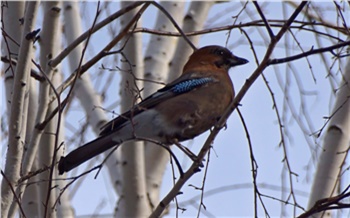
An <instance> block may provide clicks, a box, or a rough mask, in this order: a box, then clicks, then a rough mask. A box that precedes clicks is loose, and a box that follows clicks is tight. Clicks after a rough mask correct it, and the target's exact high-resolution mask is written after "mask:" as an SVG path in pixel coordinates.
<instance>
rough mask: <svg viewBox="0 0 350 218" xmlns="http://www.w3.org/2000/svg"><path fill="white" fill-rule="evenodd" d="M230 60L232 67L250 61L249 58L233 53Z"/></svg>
mask: <svg viewBox="0 0 350 218" xmlns="http://www.w3.org/2000/svg"><path fill="white" fill-rule="evenodd" d="M229 60H230V66H231V67H233V66H237V65H243V64H246V63H248V62H249V61H248V60H247V59H244V58H240V57H237V56H234V55H232V58H230V59H229Z"/></svg>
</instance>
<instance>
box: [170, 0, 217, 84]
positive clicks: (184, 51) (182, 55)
mask: <svg viewBox="0 0 350 218" xmlns="http://www.w3.org/2000/svg"><path fill="white" fill-rule="evenodd" d="M214 3H215V2H214V1H194V2H191V5H190V8H189V9H188V11H187V14H186V15H185V17H184V21H183V26H182V30H183V31H184V32H185V33H187V32H192V31H197V30H201V29H203V26H204V22H205V21H206V19H207V17H208V13H209V10H210V8H211V7H212V6H213V4H214ZM199 37H200V36H199V35H197V36H191V37H189V39H190V40H191V42H192V43H193V44H194V45H196V46H197V45H198V42H199ZM213 44H215V43H213ZM192 52H193V49H192V48H191V46H189V45H188V43H187V42H186V41H185V40H184V39H180V40H179V42H178V44H177V48H176V51H175V56H174V57H173V59H172V61H171V62H170V63H169V65H170V73H169V78H168V81H172V80H174V79H176V78H177V77H179V76H180V75H181V73H182V68H183V66H184V65H185V63H186V61H187V59H188V57H189V56H190V55H191V54H192Z"/></svg>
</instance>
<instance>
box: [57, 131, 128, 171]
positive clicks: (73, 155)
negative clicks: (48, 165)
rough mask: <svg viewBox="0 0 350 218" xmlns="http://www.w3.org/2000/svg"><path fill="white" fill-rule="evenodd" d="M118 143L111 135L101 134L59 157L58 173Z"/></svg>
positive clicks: (70, 168) (74, 166)
mask: <svg viewBox="0 0 350 218" xmlns="http://www.w3.org/2000/svg"><path fill="white" fill-rule="evenodd" d="M119 144H121V143H117V142H116V141H114V140H113V139H112V137H111V135H106V136H101V137H99V138H97V139H95V140H93V141H91V142H89V143H87V144H85V145H83V146H81V147H79V148H77V149H75V150H73V151H72V152H70V153H69V154H68V155H67V156H65V157H61V159H60V161H59V163H58V172H59V174H60V175H62V174H63V173H64V172H68V171H70V170H72V169H74V168H76V167H77V166H79V165H80V164H82V163H84V162H85V161H88V160H90V159H91V158H93V157H95V156H97V155H99V154H101V153H102V152H104V151H107V150H108V149H110V148H112V147H114V146H117V145H119Z"/></svg>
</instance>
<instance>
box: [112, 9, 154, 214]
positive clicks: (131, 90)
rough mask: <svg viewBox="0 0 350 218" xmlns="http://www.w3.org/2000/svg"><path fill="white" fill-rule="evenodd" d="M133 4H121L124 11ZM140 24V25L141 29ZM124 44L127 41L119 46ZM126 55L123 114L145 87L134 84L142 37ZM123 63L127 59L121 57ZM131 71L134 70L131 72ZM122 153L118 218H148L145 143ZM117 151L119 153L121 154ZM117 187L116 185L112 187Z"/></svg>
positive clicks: (140, 63)
mask: <svg viewBox="0 0 350 218" xmlns="http://www.w3.org/2000/svg"><path fill="white" fill-rule="evenodd" d="M129 4H130V2H121V3H120V5H121V8H123V7H125V6H127V5H129ZM138 9H139V7H138V8H136V9H135V10H132V11H130V12H129V13H127V14H125V15H123V16H122V17H121V19H120V24H121V28H123V27H124V26H125V25H127V23H128V22H129V21H130V20H131V19H132V18H133V17H134V16H135V14H136V13H137V11H138ZM140 22H141V20H139V21H138V25H139V23H140ZM124 43H125V39H123V40H122V41H121V42H120V45H123V44H124ZM123 53H124V55H125V58H126V59H127V60H126V61H127V62H129V63H130V64H131V65H129V63H127V62H123V63H122V64H121V68H122V69H123V71H122V80H121V83H120V96H121V111H122V112H124V111H126V110H129V109H130V108H131V107H132V106H133V105H134V104H135V103H136V101H137V100H138V99H137V98H136V96H137V95H139V94H140V93H137V91H136V92H135V90H138V89H140V88H141V87H142V83H141V82H139V81H135V79H134V78H135V77H136V78H142V75H143V60H142V58H143V56H142V37H141V34H140V33H134V34H132V35H131V36H130V39H129V40H128V42H127V44H126V46H125V48H124V50H123ZM122 59H124V57H122ZM130 67H131V69H130ZM118 150H120V152H121V155H120V160H119V166H118V167H119V169H121V172H122V180H121V182H120V183H119V185H120V186H121V190H122V192H121V193H120V195H119V201H118V203H117V208H116V214H115V216H116V217H135V218H136V217H145V216H148V215H149V214H150V212H151V208H150V205H149V203H148V198H147V193H146V180H145V177H146V175H145V165H144V163H145V160H144V144H143V142H134V141H132V142H127V143H123V145H122V146H121V147H120V148H119V149H118ZM118 150H117V151H118ZM113 184H116V183H113Z"/></svg>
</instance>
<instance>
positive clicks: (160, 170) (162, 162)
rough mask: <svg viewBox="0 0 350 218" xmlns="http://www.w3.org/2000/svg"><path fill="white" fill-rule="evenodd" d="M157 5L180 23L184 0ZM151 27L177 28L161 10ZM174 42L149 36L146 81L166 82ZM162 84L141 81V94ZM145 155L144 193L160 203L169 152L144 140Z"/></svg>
mask: <svg viewBox="0 0 350 218" xmlns="http://www.w3.org/2000/svg"><path fill="white" fill-rule="evenodd" d="M160 4H161V5H162V6H163V7H164V9H165V10H166V11H167V12H168V13H169V14H171V15H172V16H173V18H174V20H175V21H176V22H177V24H178V25H179V26H181V25H182V18H183V14H184V7H185V2H167V1H162V2H160ZM154 29H155V30H160V31H170V32H175V31H177V30H176V28H175V27H174V25H173V24H172V23H171V21H170V20H169V19H168V18H167V17H166V16H165V15H164V13H163V12H161V11H158V16H157V20H156V24H155V27H154ZM177 42H178V38H177V37H168V36H158V35H151V38H150V41H149V44H148V47H147V51H146V54H145V59H144V62H145V73H144V78H145V79H146V80H147V81H156V82H166V81H167V78H168V74H169V62H170V61H171V58H172V57H173V55H174V51H175V48H176V45H177ZM161 87H163V85H160V84H157V83H152V82H144V91H143V96H144V97H147V96H149V95H151V94H152V93H153V92H155V91H157V90H158V89H159V88H161ZM145 155H146V158H145V160H146V162H145V165H146V184H147V195H148V198H149V200H150V201H151V202H150V205H153V206H155V205H157V204H158V203H159V197H160V196H159V194H160V193H159V192H160V187H161V185H162V181H163V174H164V171H165V168H166V166H167V163H169V156H170V155H169V152H168V151H167V150H165V149H164V148H162V147H160V146H159V145H155V144H154V143H150V142H145ZM152 209H153V208H152Z"/></svg>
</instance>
